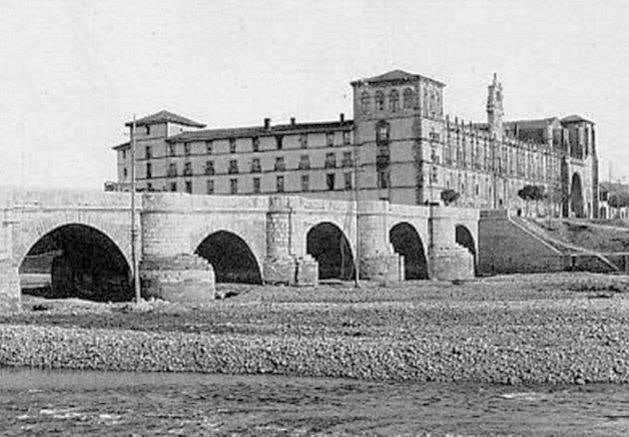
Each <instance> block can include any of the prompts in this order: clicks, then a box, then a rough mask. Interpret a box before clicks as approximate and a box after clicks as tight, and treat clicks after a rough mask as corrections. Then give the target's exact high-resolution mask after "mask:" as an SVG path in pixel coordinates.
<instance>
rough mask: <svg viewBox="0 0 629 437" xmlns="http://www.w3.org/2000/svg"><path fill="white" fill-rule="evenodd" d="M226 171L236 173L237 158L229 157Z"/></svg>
mask: <svg viewBox="0 0 629 437" xmlns="http://www.w3.org/2000/svg"><path fill="white" fill-rule="evenodd" d="M228 173H229V174H236V173H238V160H236V159H230V160H229V170H228Z"/></svg>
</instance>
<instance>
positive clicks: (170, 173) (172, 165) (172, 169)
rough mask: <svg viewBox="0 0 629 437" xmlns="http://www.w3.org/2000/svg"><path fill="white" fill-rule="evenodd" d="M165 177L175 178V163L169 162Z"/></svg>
mask: <svg viewBox="0 0 629 437" xmlns="http://www.w3.org/2000/svg"><path fill="white" fill-rule="evenodd" d="M167 176H169V177H174V176H177V163H175V162H171V163H170V164H168V173H167Z"/></svg>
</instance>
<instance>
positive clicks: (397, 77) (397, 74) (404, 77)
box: [352, 70, 445, 86]
mask: <svg viewBox="0 0 629 437" xmlns="http://www.w3.org/2000/svg"><path fill="white" fill-rule="evenodd" d="M417 79H426V80H429V81H431V82H434V83H436V84H438V85H441V86H445V84H444V83H442V82H439V81H437V80H434V79H431V78H429V77H426V76H422V75H420V74H414V73H409V72H407V71H404V70H392V71H389V72H387V73H384V74H380V75H378V76H373V77H368V78H365V79H360V80H355V81H353V82H352V85H354V84H357V83H360V82H367V83H378V82H408V81H413V80H417Z"/></svg>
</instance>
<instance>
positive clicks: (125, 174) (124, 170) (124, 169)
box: [122, 167, 127, 179]
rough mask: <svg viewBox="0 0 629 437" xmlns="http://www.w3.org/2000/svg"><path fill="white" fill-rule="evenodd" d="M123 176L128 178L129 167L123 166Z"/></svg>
mask: <svg viewBox="0 0 629 437" xmlns="http://www.w3.org/2000/svg"><path fill="white" fill-rule="evenodd" d="M122 177H123V178H124V179H126V178H127V167H125V168H123V169H122Z"/></svg>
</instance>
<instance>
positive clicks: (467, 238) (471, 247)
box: [455, 224, 477, 270]
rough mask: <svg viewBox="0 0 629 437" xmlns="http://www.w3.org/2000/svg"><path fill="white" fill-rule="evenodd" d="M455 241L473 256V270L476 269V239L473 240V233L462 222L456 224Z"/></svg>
mask: <svg viewBox="0 0 629 437" xmlns="http://www.w3.org/2000/svg"><path fill="white" fill-rule="evenodd" d="M455 241H456V242H457V244H459V245H461V246H463V247H465V248H466V249H467V250H468V252H469V253H470V254H471V255H472V256H473V257H474V270H476V261H477V260H476V241H474V235H473V234H472V232H471V231H470V230H469V228H468V227H467V226H465V225H462V224H457V225H456V227H455Z"/></svg>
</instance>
